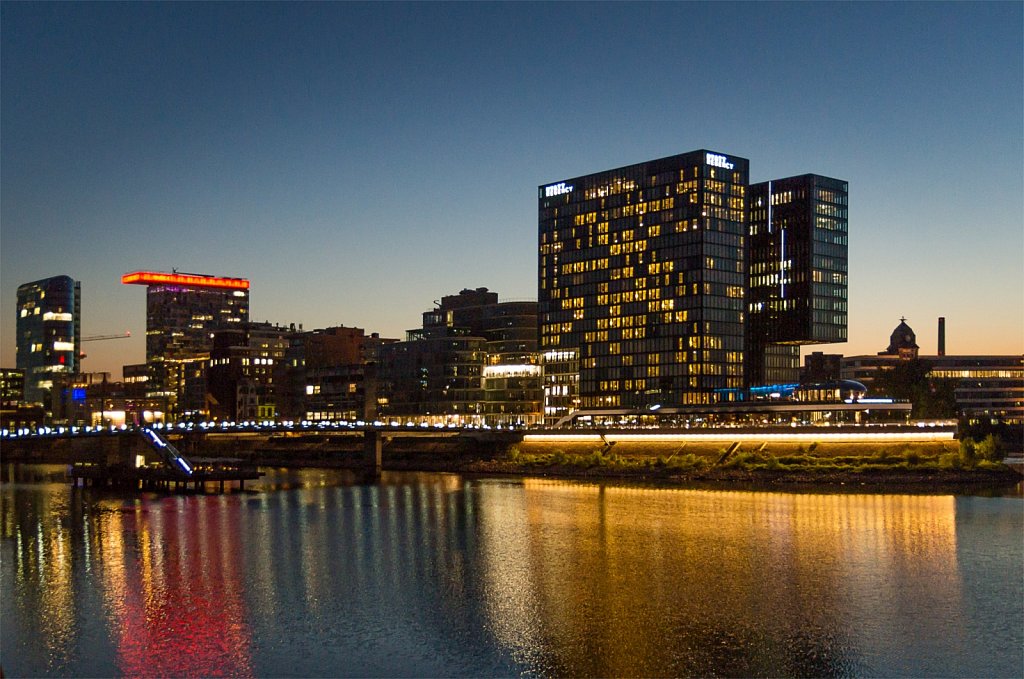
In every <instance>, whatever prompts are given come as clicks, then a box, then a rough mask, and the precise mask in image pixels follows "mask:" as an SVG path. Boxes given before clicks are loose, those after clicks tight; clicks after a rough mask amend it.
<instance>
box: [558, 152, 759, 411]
mask: <svg viewBox="0 0 1024 679" xmlns="http://www.w3.org/2000/svg"><path fill="white" fill-rule="evenodd" d="M748 165H749V163H748V161H747V159H745V158H740V157H738V156H732V155H727V154H722V153H718V152H712V151H707V150H699V151H693V152H690V153H684V154H680V155H676V156H671V157H668V158H662V159H659V160H652V161H649V162H645V163H639V164H636V165H629V166H626V167H622V168H618V169H615V170H609V171H605V172H599V173H596V174H590V175H586V176H582V177H575V178H572V179H566V180H564V181H558V182H553V183H549V184H544V185H541V186H540V187H539V188H538V214H539V243H538V247H539V279H540V280H539V291H538V296H539V298H538V303H539V328H540V343H541V347H540V350H541V352H542V354H543V355H544V356H545V357H548V358H547V359H546V360H545V363H546V364H550V365H551V367H552V368H555V371H554V372H550V371H548V372H546V381H545V420H546V421H547V422H549V423H550V422H552V421H554V420H555V419H557V418H558V417H559V416H560V415H562V414H564V412H563V411H565V410H566V409H570V408H577V407H578V408H582V409H600V408H617V407H634V408H643V407H647V408H651V407H657V406H659V405H662V404H669V403H672V404H705V403H716V402H721V401H728V400H732V399H735V398H738V394H739V391H740V390H741V389H742V388H743V386H744V372H743V360H744V357H743V351H744V320H745V319H744V313H745V307H744V300H745V288H746V284H747V280H746V253H745V245H746V243H745V241H746V238H747V233H748V226H747V188H748ZM574 366H578V381H577V380H573V379H572V376H571V375H568V374H563V373H564V371H565V370H570V369H571V368H572V367H574ZM559 370H561V371H562V372H558V371H559Z"/></svg>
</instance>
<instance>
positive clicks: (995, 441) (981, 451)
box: [974, 434, 1003, 462]
mask: <svg viewBox="0 0 1024 679" xmlns="http://www.w3.org/2000/svg"><path fill="white" fill-rule="evenodd" d="M974 453H975V456H976V457H977V458H978V459H979V460H987V461H989V462H1002V460H1003V442H1002V441H1001V440H999V438H998V437H996V436H995V435H994V434H989V435H988V436H986V437H985V438H984V439H983V440H981V441H980V442H978V443H976V444H975V446H974Z"/></svg>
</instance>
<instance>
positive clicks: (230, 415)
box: [202, 323, 293, 422]
mask: <svg viewBox="0 0 1024 679" xmlns="http://www.w3.org/2000/svg"><path fill="white" fill-rule="evenodd" d="M292 332H293V331H292V330H291V329H290V328H288V327H284V326H279V325H274V324H271V323H248V324H245V325H244V327H240V328H233V329H230V330H218V331H216V332H214V334H213V346H212V348H211V350H210V359H209V361H208V362H206V364H205V365H204V369H203V370H202V373H203V375H204V377H205V380H204V381H205V396H204V399H205V407H204V412H205V414H206V415H207V416H208V417H209V418H210V419H213V420H234V421H238V422H246V421H257V422H261V421H264V420H274V419H276V418H277V417H278V415H279V414H280V412H279V406H278V403H279V401H280V399H281V396H282V392H283V391H284V389H285V386H286V384H287V378H286V374H285V373H286V370H287V365H286V362H285V356H286V354H287V351H288V347H289V341H290V337H291V334H292Z"/></svg>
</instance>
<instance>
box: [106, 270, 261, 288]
mask: <svg viewBox="0 0 1024 679" xmlns="http://www.w3.org/2000/svg"><path fill="white" fill-rule="evenodd" d="M121 282H122V283H124V284H125V285H184V286H187V287H191V288H227V289H229V290H248V289H249V281H248V280H246V279H245V278H221V277H219V276H206V275H203V274H193V273H177V272H175V273H160V272H158V271H135V272H133V273H126V274H125V275H123V276H121Z"/></svg>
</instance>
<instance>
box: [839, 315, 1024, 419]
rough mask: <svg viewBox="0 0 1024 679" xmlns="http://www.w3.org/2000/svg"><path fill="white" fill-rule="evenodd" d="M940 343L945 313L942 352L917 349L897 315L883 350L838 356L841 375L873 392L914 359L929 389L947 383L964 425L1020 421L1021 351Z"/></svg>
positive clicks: (1023, 404) (1023, 413)
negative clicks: (960, 349)
mask: <svg viewBox="0 0 1024 679" xmlns="http://www.w3.org/2000/svg"><path fill="white" fill-rule="evenodd" d="M945 344H946V337H945V319H944V318H943V319H940V323H939V341H938V348H939V349H941V350H942V353H937V354H935V355H931V354H921V353H920V347H919V346H918V344H917V333H915V332H914V330H913V328H911V327H910V326H909V325H908V324H907V319H905V318H901V319H900V323H899V325H897V326H896V327H895V328H894V329H893V331H892V334H891V335H890V336H889V345H888V346H887V347H886V348H885V349H884V350H882V351H880V352H878V353H877V354H875V355H868V356H845V357H842V359H841V362H842V376H843V377H844V378H846V379H851V380H856V381H858V382H861V383H863V384H864V385H866V386H867V387H868V388H869V389H870V390H871V391H872V392H874V393H878V392H881V391H884V390H885V388H886V386H885V385H886V383H887V379H886V378H887V377H888V376H890V375H892V374H893V372H894V371H895V370H896V369H897V368H898V367H899V366H901V365H903V366H906V365H907V364H912V363H914V362H917V363H918V374H923V375H925V379H926V380H928V381H929V383H930V388H929V392H934V391H936V389H935V385H936V384H939V383H942V382H948V383H951V384H952V388H953V394H954V399H955V404H956V417H958V418H960V419H961V420H963V421H964V422H966V423H967V424H1000V423H1001V424H1009V425H1015V426H1018V427H1019V426H1021V425H1024V356H1021V355H1019V354H1017V355H1008V356H999V355H990V356H985V355H953V354H946V353H945ZM887 395H891V394H887Z"/></svg>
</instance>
